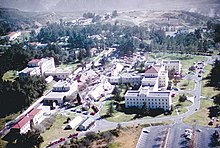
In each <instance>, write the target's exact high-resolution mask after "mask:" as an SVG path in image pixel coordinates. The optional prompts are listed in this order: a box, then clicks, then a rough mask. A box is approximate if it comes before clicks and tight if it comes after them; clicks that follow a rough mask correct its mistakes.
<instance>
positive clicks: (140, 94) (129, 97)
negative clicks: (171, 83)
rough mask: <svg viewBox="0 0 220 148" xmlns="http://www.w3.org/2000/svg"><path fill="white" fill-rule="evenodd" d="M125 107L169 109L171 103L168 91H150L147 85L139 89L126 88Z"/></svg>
mask: <svg viewBox="0 0 220 148" xmlns="http://www.w3.org/2000/svg"><path fill="white" fill-rule="evenodd" d="M124 97H125V107H126V108H128V107H138V108H141V107H143V105H144V104H146V107H147V108H149V109H157V108H161V109H164V110H170V109H171V105H172V100H171V95H170V92H169V91H150V90H149V88H148V87H141V88H140V89H139V90H128V91H127V92H126V94H125V96H124Z"/></svg>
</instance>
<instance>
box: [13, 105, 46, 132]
mask: <svg viewBox="0 0 220 148" xmlns="http://www.w3.org/2000/svg"><path fill="white" fill-rule="evenodd" d="M42 117H43V112H42V110H41V109H35V108H34V109H33V110H31V111H30V112H29V113H28V114H27V115H26V116H25V117H23V118H22V119H21V120H20V121H19V122H18V123H16V124H15V125H14V126H13V127H12V130H13V131H14V132H19V133H20V134H22V133H27V132H28V131H29V130H31V129H32V126H33V125H36V124H39V123H40V122H41V121H42V119H43V118H42Z"/></svg>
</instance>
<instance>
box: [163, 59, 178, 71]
mask: <svg viewBox="0 0 220 148" xmlns="http://www.w3.org/2000/svg"><path fill="white" fill-rule="evenodd" d="M162 64H163V65H164V67H165V70H167V71H169V70H172V69H174V70H175V72H176V73H178V74H180V73H181V66H182V65H181V63H180V61H179V60H162Z"/></svg>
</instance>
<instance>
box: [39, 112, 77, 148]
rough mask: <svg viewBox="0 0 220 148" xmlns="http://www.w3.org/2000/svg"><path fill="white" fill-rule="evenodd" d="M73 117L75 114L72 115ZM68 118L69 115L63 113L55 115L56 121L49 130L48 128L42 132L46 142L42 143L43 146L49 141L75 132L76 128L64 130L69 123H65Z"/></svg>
mask: <svg viewBox="0 0 220 148" xmlns="http://www.w3.org/2000/svg"><path fill="white" fill-rule="evenodd" d="M71 118H72V119H73V118H74V116H72V117H71ZM66 120H67V116H64V115H62V114H56V115H55V122H54V123H53V125H52V126H51V127H50V129H49V130H46V131H45V132H44V133H42V134H41V135H42V137H43V139H44V142H43V143H42V147H44V146H46V145H47V144H48V143H49V142H51V141H53V140H55V139H59V138H61V137H68V136H69V135H70V134H73V133H74V132H75V130H74V129H73V130H64V127H65V126H66V125H67V123H65V122H66ZM51 135H53V136H51Z"/></svg>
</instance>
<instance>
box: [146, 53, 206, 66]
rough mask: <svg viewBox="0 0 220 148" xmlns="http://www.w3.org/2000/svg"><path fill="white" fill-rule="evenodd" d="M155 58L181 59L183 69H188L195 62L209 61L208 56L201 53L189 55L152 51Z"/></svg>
mask: <svg viewBox="0 0 220 148" xmlns="http://www.w3.org/2000/svg"><path fill="white" fill-rule="evenodd" d="M150 56H151V57H153V58H154V59H158V58H161V59H168V60H181V64H182V69H188V68H189V67H190V66H192V65H193V63H194V62H198V61H207V58H206V57H204V56H199V55H187V54H185V55H184V54H178V53H173V54H172V53H152V54H150Z"/></svg>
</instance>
